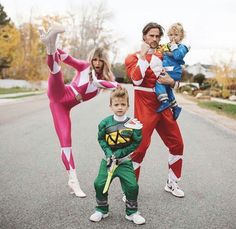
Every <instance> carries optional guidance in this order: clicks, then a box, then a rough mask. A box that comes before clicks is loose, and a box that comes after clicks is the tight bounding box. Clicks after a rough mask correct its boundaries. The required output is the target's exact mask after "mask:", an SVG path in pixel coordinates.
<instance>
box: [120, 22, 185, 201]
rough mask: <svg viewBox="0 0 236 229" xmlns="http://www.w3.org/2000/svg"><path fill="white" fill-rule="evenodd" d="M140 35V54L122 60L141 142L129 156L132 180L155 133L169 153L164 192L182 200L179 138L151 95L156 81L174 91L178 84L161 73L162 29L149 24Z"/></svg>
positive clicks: (172, 122)
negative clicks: (138, 122)
mask: <svg viewBox="0 0 236 229" xmlns="http://www.w3.org/2000/svg"><path fill="white" fill-rule="evenodd" d="M142 33H143V43H142V45H141V50H140V51H139V52H136V53H134V54H131V55H129V56H128V57H127V58H126V60H125V66H126V71H127V74H128V76H129V78H130V79H131V80H132V82H133V85H134V99H135V102H134V115H135V117H136V118H137V119H138V120H140V122H141V123H142V124H143V129H142V135H143V139H142V142H141V144H140V145H139V147H138V148H137V149H136V150H135V151H134V153H133V155H132V160H133V165H134V169H135V173H136V177H137V179H138V178H139V173H140V167H141V163H142V161H143V159H144V156H145V154H146V151H147V149H148V147H149V145H150V143H151V136H152V133H153V130H154V129H155V130H156V131H157V133H158V134H159V136H160V137H161V139H162V140H163V142H164V143H165V145H166V146H167V147H168V149H169V158H168V166H169V171H168V179H167V183H166V186H165V190H166V191H167V192H169V193H171V194H173V195H174V196H177V197H184V192H183V191H182V190H181V189H180V188H179V186H178V184H177V182H178V181H179V180H180V177H181V170H182V160H183V140H182V136H181V133H180V130H179V127H178V124H177V122H176V120H174V119H173V115H172V112H171V110H170V109H169V108H168V109H166V110H164V111H163V112H161V113H157V112H156V110H157V108H158V107H159V105H160V102H159V101H158V100H157V97H156V95H155V92H154V87H155V83H156V80H158V82H159V83H162V84H169V85H170V86H171V87H178V84H179V82H175V81H174V80H173V79H172V78H171V77H170V76H169V75H168V74H167V73H165V72H163V67H162V53H161V52H160V51H159V50H158V47H159V42H160V39H161V37H162V36H163V28H162V26H160V25H159V24H157V23H153V22H151V23H148V24H147V25H146V26H145V27H144V28H143V31H142Z"/></svg>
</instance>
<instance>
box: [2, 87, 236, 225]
mask: <svg viewBox="0 0 236 229" xmlns="http://www.w3.org/2000/svg"><path fill="white" fill-rule="evenodd" d="M129 90H130V95H131V103H132V102H133V97H132V90H131V87H129ZM178 100H179V102H180V104H181V105H182V106H183V112H182V114H181V116H180V118H179V120H178V122H179V125H180V128H181V129H182V134H183V138H184V141H185V159H184V168H183V179H182V180H181V182H180V183H179V184H180V186H181V187H182V188H183V189H184V191H185V194H186V196H185V198H183V199H178V198H176V197H173V196H172V195H171V194H169V193H166V192H165V191H164V185H165V182H166V175H167V156H168V151H167V149H166V148H165V146H164V145H163V143H162V142H161V140H160V138H159V137H158V135H157V134H156V133H154V135H153V138H152V143H151V146H150V148H149V150H148V152H147V156H146V158H145V160H144V162H143V168H142V170H141V177H140V181H139V185H140V193H139V210H140V212H141V213H142V215H143V216H144V217H145V218H146V224H145V225H143V226H141V227H142V228H148V229H152V228H153V229H154V228H155V229H156V228H160V229H169V228H173V229H182V228H183V229H198V228H199V229H209V228H210V229H213V228H214V229H216V228H217V229H218V228H219V229H222V228H224V229H231V228H232V229H235V228H236V218H235V213H236V195H235V192H236V182H235V176H236V166H235V163H236V129H235V130H234V128H230V127H229V126H231V127H235V126H236V125H235V121H234V122H233V121H232V120H231V121H230V120H228V121H227V123H228V122H230V125H229V126H227V125H226V124H224V123H223V124H222V122H220V120H221V119H222V120H223V118H220V117H221V116H216V118H215V119H212V118H211V117H210V116H209V114H208V113H207V114H208V116H207V115H206V113H204V112H206V111H205V110H204V111H203V110H199V109H195V108H196V107H194V104H191V103H189V102H187V101H186V100H184V99H181V98H179V99H178ZM14 101H15V102H11V103H4V104H1V105H0V133H1V135H0V152H1V153H0V182H1V184H0V213H1V215H0V228H1V229H15V228H17V229H23V228H29V229H32V228H36V229H38V228H39V229H54V228H57V229H80V228H82V229H83V228H84V229H85V228H86V229H87V228H89V229H90V228H91V229H92V228H96V229H99V228H109V229H110V228H136V227H137V226H135V225H133V224H132V223H131V222H129V221H127V220H126V219H125V218H124V216H125V206H124V203H123V202H122V194H121V188H120V184H119V181H118V180H114V182H113V183H112V186H111V188H110V191H109V193H110V195H109V204H110V216H109V217H108V218H106V219H104V220H102V221H101V222H100V223H92V222H90V221H89V216H90V215H91V214H92V213H93V212H94V206H95V191H94V188H93V181H94V179H95V177H96V175H97V172H98V167H99V163H100V159H101V157H102V156H103V153H102V151H101V149H100V147H99V145H98V143H97V141H96V134H97V125H98V123H99V122H100V121H101V119H102V118H104V117H106V116H108V115H109V114H110V110H109V107H108V104H109V93H107V92H105V93H102V94H101V95H99V96H98V97H97V98H95V99H94V100H92V101H89V102H86V103H82V104H81V105H79V106H77V107H75V108H74V109H73V110H72V114H71V116H72V123H73V128H72V138H73V149H74V153H75V162H76V165H77V173H78V177H79V180H80V183H81V186H82V188H83V190H84V191H85V192H86V194H87V198H84V199H80V198H76V197H75V196H71V195H70V194H69V189H68V187H67V185H66V183H67V179H68V177H67V174H66V172H65V170H64V167H63V165H62V163H61V159H60V148H59V145H58V140H57V137H56V134H55V132H54V129H53V124H52V118H51V114H50V111H49V108H48V100H47V98H46V96H45V95H39V96H34V97H31V98H25V99H20V100H14ZM16 101H17V102H16ZM129 114H130V115H132V106H131V107H130V111H129ZM212 120H213V121H212ZM217 120H218V121H217Z"/></svg>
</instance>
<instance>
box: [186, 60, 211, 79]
mask: <svg viewBox="0 0 236 229" xmlns="http://www.w3.org/2000/svg"><path fill="white" fill-rule="evenodd" d="M213 67H214V66H213V65H207V64H200V63H197V64H194V65H188V66H186V67H185V70H186V71H187V72H188V73H191V74H193V75H194V76H195V75H197V74H203V75H205V77H206V78H213V77H214V76H215V73H214V72H213V71H212V69H213Z"/></svg>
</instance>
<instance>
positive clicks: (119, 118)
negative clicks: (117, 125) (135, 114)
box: [113, 114, 127, 122]
mask: <svg viewBox="0 0 236 229" xmlns="http://www.w3.org/2000/svg"><path fill="white" fill-rule="evenodd" d="M113 118H114V120H116V121H117V122H123V121H125V120H126V119H127V116H126V115H123V116H117V115H115V114H114V115H113Z"/></svg>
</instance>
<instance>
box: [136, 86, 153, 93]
mask: <svg viewBox="0 0 236 229" xmlns="http://www.w3.org/2000/svg"><path fill="white" fill-rule="evenodd" d="M134 90H139V91H147V92H155V90H154V88H150V87H139V86H134Z"/></svg>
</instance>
